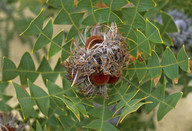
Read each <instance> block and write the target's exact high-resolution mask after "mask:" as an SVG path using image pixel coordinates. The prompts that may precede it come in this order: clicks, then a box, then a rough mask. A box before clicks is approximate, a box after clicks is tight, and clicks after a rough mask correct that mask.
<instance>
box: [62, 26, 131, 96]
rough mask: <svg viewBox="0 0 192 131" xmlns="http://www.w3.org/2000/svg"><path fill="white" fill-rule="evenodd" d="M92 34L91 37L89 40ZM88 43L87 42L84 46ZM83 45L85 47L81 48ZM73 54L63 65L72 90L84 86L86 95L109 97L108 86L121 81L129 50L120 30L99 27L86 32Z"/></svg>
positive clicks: (83, 90)
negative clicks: (74, 87) (88, 35)
mask: <svg viewBox="0 0 192 131" xmlns="http://www.w3.org/2000/svg"><path fill="white" fill-rule="evenodd" d="M89 30H90V37H89V38H87V34H88V31H89ZM83 41H85V42H83ZM81 43H84V47H80V46H79V45H80V44H81ZM71 52H73V54H72V55H71V56H70V57H69V58H68V59H67V60H66V61H65V62H64V67H65V68H66V71H67V75H66V77H67V79H68V80H70V81H71V82H72V86H73V85H75V86H79V85H80V86H81V91H82V93H83V94H84V95H93V94H94V93H95V94H96V95H101V96H103V97H106V98H107V97H108V88H107V86H106V84H107V83H108V84H115V83H116V82H117V81H118V80H119V79H120V77H121V68H122V67H123V66H124V65H125V64H126V63H127V62H128V53H127V47H126V44H125V42H124V38H123V37H122V36H121V35H120V34H119V32H118V30H117V26H116V25H115V24H113V23H112V24H111V26H110V27H109V28H105V27H102V26H101V25H96V26H94V27H92V28H91V29H89V28H88V27H87V28H86V29H85V35H84V37H83V39H82V40H81V41H79V40H77V41H76V42H74V48H73V49H71Z"/></svg>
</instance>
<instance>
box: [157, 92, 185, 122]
mask: <svg viewBox="0 0 192 131" xmlns="http://www.w3.org/2000/svg"><path fill="white" fill-rule="evenodd" d="M181 97H182V92H179V93H175V94H172V95H170V96H168V97H167V98H166V99H165V100H164V102H162V103H161V104H160V105H159V109H158V111H157V120H158V121H160V120H161V119H162V118H163V117H164V116H165V115H166V114H167V113H168V112H169V111H170V110H172V109H173V107H175V106H176V104H177V103H178V101H179V100H180V99H181Z"/></svg>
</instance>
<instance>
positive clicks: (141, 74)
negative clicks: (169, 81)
mask: <svg viewBox="0 0 192 131" xmlns="http://www.w3.org/2000/svg"><path fill="white" fill-rule="evenodd" d="M135 67H136V68H135V71H136V75H137V78H138V80H139V82H141V81H142V80H143V79H144V78H145V75H146V73H147V67H146V63H145V61H143V62H139V61H138V62H137V63H136V64H135Z"/></svg>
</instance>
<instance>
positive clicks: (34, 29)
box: [20, 9, 44, 35]
mask: <svg viewBox="0 0 192 131" xmlns="http://www.w3.org/2000/svg"><path fill="white" fill-rule="evenodd" d="M43 22H44V18H43V9H42V10H41V12H40V13H39V14H38V15H37V17H36V18H35V19H33V20H32V21H31V23H30V24H29V26H28V27H27V29H26V30H25V31H24V32H23V33H21V34H20V35H38V34H39V33H40V31H39V29H42V27H43Z"/></svg>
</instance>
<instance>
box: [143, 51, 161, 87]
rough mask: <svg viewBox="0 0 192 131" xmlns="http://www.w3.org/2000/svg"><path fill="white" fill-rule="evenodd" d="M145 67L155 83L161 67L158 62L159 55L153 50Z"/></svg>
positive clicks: (159, 75) (158, 77)
mask: <svg viewBox="0 0 192 131" xmlns="http://www.w3.org/2000/svg"><path fill="white" fill-rule="evenodd" d="M147 67H148V70H149V74H150V76H151V78H152V79H154V84H155V85H156V84H157V83H158V81H159V79H160V77H161V73H162V67H161V65H160V62H159V57H158V55H157V53H156V52H155V51H152V55H151V57H150V59H149V61H148V64H147ZM154 67H155V68H154ZM155 80H156V81H155Z"/></svg>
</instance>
